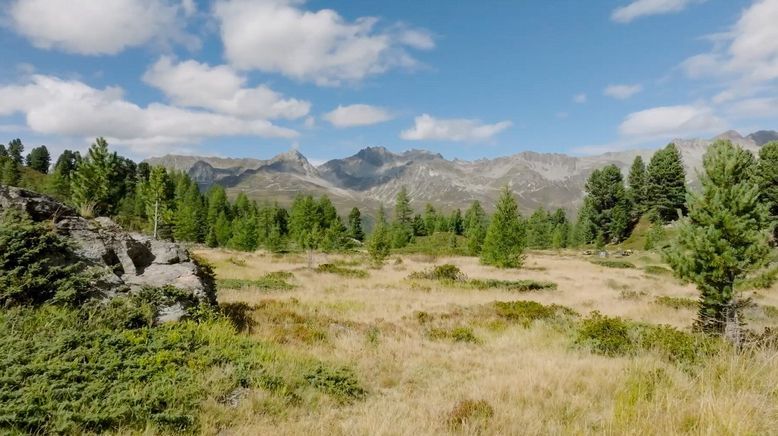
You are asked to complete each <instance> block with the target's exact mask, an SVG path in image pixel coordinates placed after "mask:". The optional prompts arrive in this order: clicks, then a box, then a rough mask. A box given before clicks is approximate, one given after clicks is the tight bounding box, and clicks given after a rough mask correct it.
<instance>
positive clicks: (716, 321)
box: [667, 141, 770, 343]
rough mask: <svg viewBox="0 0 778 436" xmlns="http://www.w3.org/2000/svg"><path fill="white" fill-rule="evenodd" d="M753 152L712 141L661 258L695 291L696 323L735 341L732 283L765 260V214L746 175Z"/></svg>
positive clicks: (736, 317) (752, 162)
mask: <svg viewBox="0 0 778 436" xmlns="http://www.w3.org/2000/svg"><path fill="white" fill-rule="evenodd" d="M754 166H755V160H754V157H753V155H751V153H749V152H748V151H745V150H743V149H742V148H740V147H737V146H734V145H732V143H730V142H729V141H717V142H716V143H714V144H713V145H712V146H711V147H710V148H709V149H708V152H707V153H706V154H705V157H704V158H703V167H704V174H702V177H701V180H700V182H701V184H702V192H701V193H699V194H692V195H690V198H689V214H688V217H687V218H686V219H684V220H682V221H681V223H680V225H679V229H678V231H679V233H678V238H677V240H676V242H675V244H674V246H673V247H672V248H671V249H670V250H668V253H667V260H668V262H669V264H670V265H671V266H672V268H673V270H675V272H676V274H678V275H679V276H680V277H682V278H685V279H687V280H689V281H691V282H693V283H695V284H696V285H697V288H698V289H699V290H700V293H701V297H700V309H699V318H698V326H699V327H701V328H702V329H703V330H705V331H708V332H713V333H719V334H725V335H726V336H727V337H728V338H729V339H731V340H733V341H734V342H735V343H739V325H740V322H741V318H740V314H739V308H740V306H741V304H740V303H741V302H740V301H738V298H737V294H736V288H735V285H736V284H737V283H738V282H739V281H740V280H743V279H745V278H746V277H747V275H748V274H749V273H751V272H753V271H756V270H757V269H759V268H761V267H762V266H764V265H765V264H766V263H767V260H768V254H769V252H770V247H769V245H768V235H767V233H768V232H767V229H768V213H767V207H766V205H765V204H763V203H761V202H760V201H759V185H758V184H757V183H755V182H754V180H753V177H752V174H753V169H754Z"/></svg>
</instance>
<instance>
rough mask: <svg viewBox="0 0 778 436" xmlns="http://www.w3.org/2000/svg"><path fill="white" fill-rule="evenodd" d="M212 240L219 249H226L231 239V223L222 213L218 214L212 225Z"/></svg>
mask: <svg viewBox="0 0 778 436" xmlns="http://www.w3.org/2000/svg"><path fill="white" fill-rule="evenodd" d="M213 239H215V241H216V245H217V246H219V247H226V246H227V244H229V242H230V239H232V222H231V221H230V219H229V217H227V214H226V213H225V212H224V211H221V212H219V216H218V217H217V218H216V223H215V224H214V225H213Z"/></svg>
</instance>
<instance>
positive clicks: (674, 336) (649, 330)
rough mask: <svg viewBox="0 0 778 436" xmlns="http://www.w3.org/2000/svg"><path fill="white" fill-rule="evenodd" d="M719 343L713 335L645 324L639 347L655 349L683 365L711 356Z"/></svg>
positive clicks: (718, 346)
mask: <svg viewBox="0 0 778 436" xmlns="http://www.w3.org/2000/svg"><path fill="white" fill-rule="evenodd" d="M720 345H721V342H720V341H718V340H716V338H714V337H711V336H705V335H703V334H695V333H687V332H682V331H680V330H678V329H676V328H674V327H671V326H669V325H660V326H646V327H643V329H642V331H641V334H640V348H642V349H644V350H652V351H656V352H658V353H660V354H662V355H663V356H664V357H665V358H667V359H668V360H670V361H671V362H673V363H679V364H684V365H693V364H696V363H699V362H701V361H702V360H703V359H704V358H706V357H708V356H712V355H713V354H714V353H715V352H716V351H718V350H719V348H720Z"/></svg>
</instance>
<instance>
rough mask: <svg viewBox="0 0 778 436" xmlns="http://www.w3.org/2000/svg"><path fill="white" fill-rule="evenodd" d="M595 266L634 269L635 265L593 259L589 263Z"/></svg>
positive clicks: (622, 261) (624, 261)
mask: <svg viewBox="0 0 778 436" xmlns="http://www.w3.org/2000/svg"><path fill="white" fill-rule="evenodd" d="M590 262H592V263H593V264H595V265H599V266H604V267H605V268H620V269H627V268H635V264H634V263H632V262H627V261H626V260H614V259H595V260H592V261H590Z"/></svg>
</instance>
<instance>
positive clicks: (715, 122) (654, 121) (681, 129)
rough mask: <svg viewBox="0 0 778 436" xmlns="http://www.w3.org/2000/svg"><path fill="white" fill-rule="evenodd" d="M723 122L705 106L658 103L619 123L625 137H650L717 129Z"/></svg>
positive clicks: (721, 128) (722, 126)
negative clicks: (657, 105)
mask: <svg viewBox="0 0 778 436" xmlns="http://www.w3.org/2000/svg"><path fill="white" fill-rule="evenodd" d="M725 128H726V123H725V122H724V121H723V120H722V119H721V118H719V117H717V116H716V115H715V114H714V113H713V111H712V110H711V109H710V108H708V107H705V106H692V105H681V106H662V107H655V108H651V109H646V110H642V111H639V112H633V113H631V114H629V115H627V117H626V118H625V119H624V121H623V122H622V123H621V124H620V125H619V133H621V135H622V136H623V137H626V138H639V139H646V140H648V139H652V138H657V139H659V138H667V137H672V136H694V135H699V134H704V133H712V132H720V131H722V130H724V129H725Z"/></svg>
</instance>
